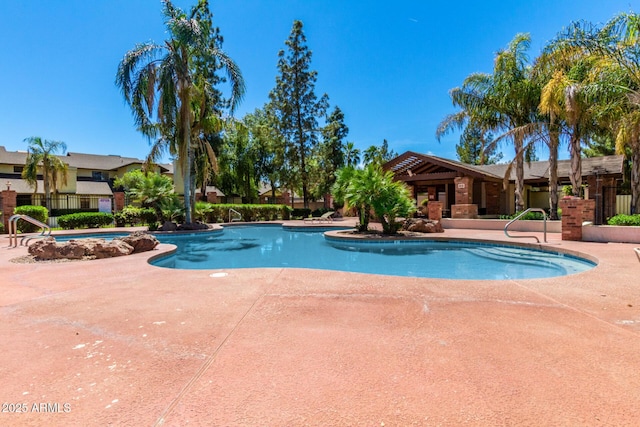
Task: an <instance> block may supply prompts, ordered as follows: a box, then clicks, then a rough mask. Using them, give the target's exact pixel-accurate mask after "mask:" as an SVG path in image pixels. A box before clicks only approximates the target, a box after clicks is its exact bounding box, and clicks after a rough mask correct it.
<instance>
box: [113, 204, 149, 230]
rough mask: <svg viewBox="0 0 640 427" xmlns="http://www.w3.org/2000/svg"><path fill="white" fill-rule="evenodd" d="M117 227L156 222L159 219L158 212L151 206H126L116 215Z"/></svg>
mask: <svg viewBox="0 0 640 427" xmlns="http://www.w3.org/2000/svg"><path fill="white" fill-rule="evenodd" d="M114 220H115V222H116V227H126V226H127V225H130V226H132V227H133V226H136V225H141V224H154V223H155V222H156V221H157V215H156V212H155V211H154V210H153V209H151V208H138V207H135V206H126V207H125V208H124V209H122V211H120V212H116V214H115V215H114Z"/></svg>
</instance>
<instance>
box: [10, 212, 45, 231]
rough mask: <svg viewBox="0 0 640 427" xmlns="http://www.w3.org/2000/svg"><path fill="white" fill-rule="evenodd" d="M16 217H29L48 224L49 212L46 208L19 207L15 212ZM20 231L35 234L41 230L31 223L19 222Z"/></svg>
mask: <svg viewBox="0 0 640 427" xmlns="http://www.w3.org/2000/svg"><path fill="white" fill-rule="evenodd" d="M13 213H14V214H16V215H27V216H30V217H31V218H33V219H37V220H38V221H40V222H43V223H45V224H46V223H47V220H48V219H49V211H48V210H47V208H45V207H44V206H33V205H24V206H18V207H17V208H15V209H14V211H13ZM17 225H18V229H19V230H20V231H22V232H23V233H35V232H36V231H39V230H40V227H38V226H37V225H33V224H31V223H29V222H26V221H23V220H18V224H17Z"/></svg>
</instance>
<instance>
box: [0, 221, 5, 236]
mask: <svg viewBox="0 0 640 427" xmlns="http://www.w3.org/2000/svg"><path fill="white" fill-rule="evenodd" d="M0 234H4V224H3V223H2V222H0Z"/></svg>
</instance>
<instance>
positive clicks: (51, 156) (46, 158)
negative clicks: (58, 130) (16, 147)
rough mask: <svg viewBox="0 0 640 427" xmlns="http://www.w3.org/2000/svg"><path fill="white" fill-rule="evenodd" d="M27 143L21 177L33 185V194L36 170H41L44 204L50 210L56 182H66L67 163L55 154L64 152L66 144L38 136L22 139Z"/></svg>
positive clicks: (35, 188) (35, 183)
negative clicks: (25, 159)
mask: <svg viewBox="0 0 640 427" xmlns="http://www.w3.org/2000/svg"><path fill="white" fill-rule="evenodd" d="M24 141H25V142H26V143H28V144H29V147H28V149H27V161H26V163H25V165H24V169H23V170H22V178H23V179H24V180H25V181H27V183H28V184H29V185H30V186H31V187H33V192H34V194H36V193H37V191H38V171H42V184H43V187H44V197H45V206H46V208H47V210H49V212H50V211H51V193H53V194H55V193H57V192H58V184H62V185H66V184H67V171H68V165H67V164H66V163H65V162H63V161H62V160H60V158H59V157H57V156H56V155H55V153H57V152H58V151H60V152H61V154H64V153H65V151H67V146H66V144H65V143H64V142H62V141H50V140H48V139H42V138H40V137H39V136H32V137H30V138H26V139H25V140H24Z"/></svg>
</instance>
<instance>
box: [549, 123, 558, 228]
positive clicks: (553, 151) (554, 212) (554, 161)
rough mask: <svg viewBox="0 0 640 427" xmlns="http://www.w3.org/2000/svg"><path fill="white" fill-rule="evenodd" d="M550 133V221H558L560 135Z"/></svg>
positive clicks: (553, 131) (554, 131)
mask: <svg viewBox="0 0 640 427" xmlns="http://www.w3.org/2000/svg"><path fill="white" fill-rule="evenodd" d="M551 126H553V130H551V131H550V132H549V219H551V220H557V219H558V146H559V145H560V135H559V134H558V132H557V131H556V130H555V129H556V128H557V126H556V125H555V124H552V125H551Z"/></svg>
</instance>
